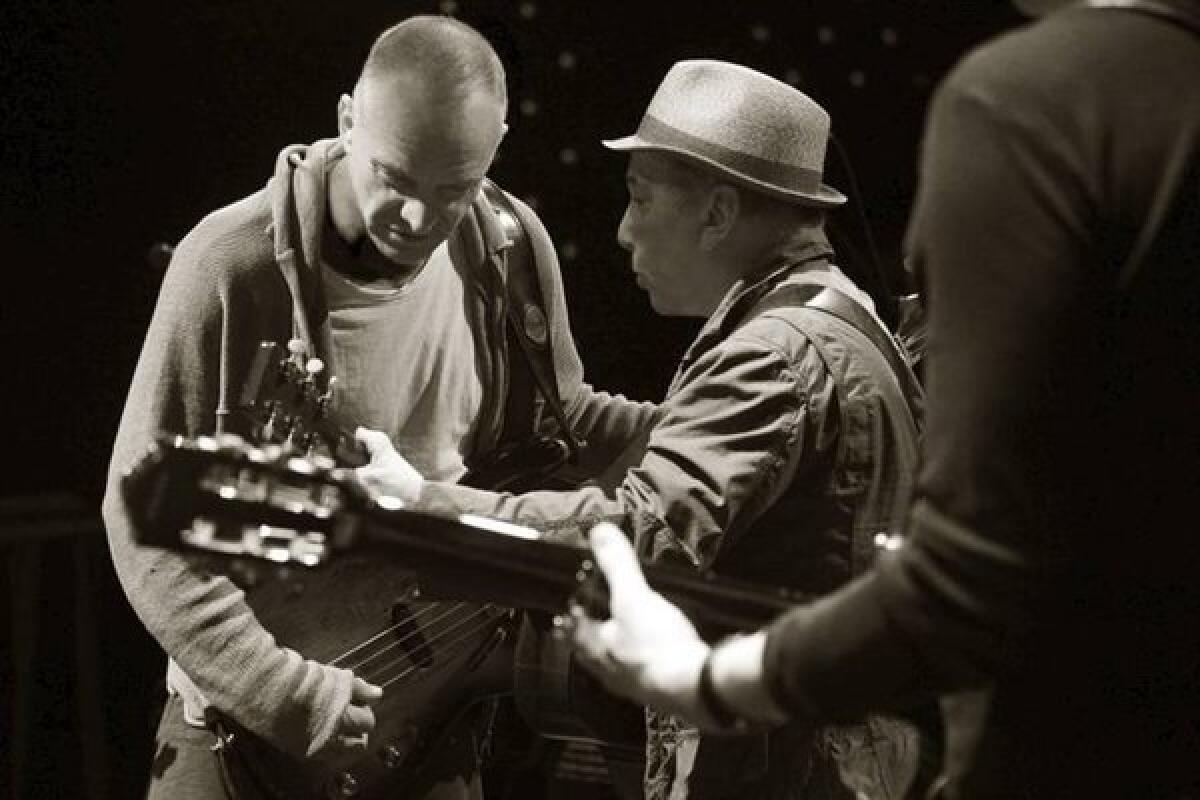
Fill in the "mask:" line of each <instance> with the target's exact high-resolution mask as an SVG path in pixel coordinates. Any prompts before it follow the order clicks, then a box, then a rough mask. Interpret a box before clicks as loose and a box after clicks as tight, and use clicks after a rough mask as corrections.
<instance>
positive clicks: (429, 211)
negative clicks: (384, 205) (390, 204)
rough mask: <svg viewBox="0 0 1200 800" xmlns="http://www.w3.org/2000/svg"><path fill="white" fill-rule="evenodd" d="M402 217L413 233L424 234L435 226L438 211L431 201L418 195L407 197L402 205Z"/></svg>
mask: <svg viewBox="0 0 1200 800" xmlns="http://www.w3.org/2000/svg"><path fill="white" fill-rule="evenodd" d="M400 217H401V218H402V219H403V220H404V222H405V224H407V225H408V230H409V231H410V232H411V233H413V234H415V235H417V236H423V235H424V234H426V233H428V232H429V229H430V228H432V227H433V222H434V220H435V219H437V212H436V210H435V209H434V208H433V207H432V206H430V205H429V203H426V202H425V201H424V200H421V199H420V198H418V197H406V198H405V199H404V200H403V202H402V203H401V206H400Z"/></svg>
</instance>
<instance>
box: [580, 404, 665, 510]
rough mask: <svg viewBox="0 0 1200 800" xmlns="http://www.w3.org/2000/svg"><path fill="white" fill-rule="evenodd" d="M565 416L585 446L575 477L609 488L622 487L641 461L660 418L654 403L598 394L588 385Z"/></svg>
mask: <svg viewBox="0 0 1200 800" xmlns="http://www.w3.org/2000/svg"><path fill="white" fill-rule="evenodd" d="M565 413H566V415H567V419H568V421H569V422H570V424H571V428H572V430H573V431H574V432H575V435H576V436H578V437H579V439H581V440H582V441H583V442H584V447H583V450H582V452H581V453H580V456H579V461H578V463H577V464H575V465H574V467H573V469H572V470H571V472H572V474H577V475H579V476H580V477H581V478H583V479H596V480H598V481H599V482H600V484H601V485H609V486H615V485H617V484H619V483H620V481H621V479H622V478H623V477H624V474H625V472H626V471H627V470H628V469H629V468H630V467H633V466H636V465H637V464H638V463H639V462H640V461H641V459H642V455H643V453H644V452H645V447H646V442H647V440H648V439H649V436H650V431H651V430H652V429H653V427H654V425H655V423H656V422H657V420H658V418H659V410H658V407H657V406H656V405H655V404H653V403H642V402H635V401H633V400H629V399H627V398H625V397H623V396H621V395H611V394H609V393H608V392H603V391H597V390H595V389H593V388H592V387H591V386H589V385H588V384H586V383H584V384H580V385H579V387H578V391H577V392H576V393H575V395H574V398H573V402H572V403H571V404H570V405H569V406H568V407H567V408H566V409H565Z"/></svg>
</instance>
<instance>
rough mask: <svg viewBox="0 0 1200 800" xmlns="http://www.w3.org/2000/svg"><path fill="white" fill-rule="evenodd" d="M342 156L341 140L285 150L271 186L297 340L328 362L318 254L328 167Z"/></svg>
mask: <svg viewBox="0 0 1200 800" xmlns="http://www.w3.org/2000/svg"><path fill="white" fill-rule="evenodd" d="M343 154H344V150H343V149H342V144H341V141H340V140H338V139H321V140H318V141H316V142H314V143H313V144H311V145H299V144H298V145H291V146H289V147H285V148H284V149H283V150H281V151H280V153H279V156H278V158H276V160H275V173H274V174H273V175H272V176H271V179H270V181H269V182H268V183H267V195H268V197H269V201H270V206H271V231H270V232H271V236H272V240H273V242H274V247H275V261H276V263H277V264H278V265H279V269H280V271H281V272H282V274H283V278H284V280H285V281H286V282H287V284H288V288H289V289H290V290H291V293H292V304H293V323H294V325H293V327H294V334H295V335H296V336H297V337H299V338H300V339H302V340H303V341H304V342H305V343H306V345H307V348H308V352H309V353H310V354H314V355H317V356H319V357H321V358H326V359H327V358H328V357H329V355H330V349H331V347H330V345H331V343H330V341H329V340H328V331H327V329H326V326H325V325H324V323H325V319H326V316H327V313H328V312H327V307H326V304H325V296H324V294H325V293H324V291H323V290H322V288H321V275H320V258H319V253H320V251H321V234H322V232H323V230H324V229H325V214H326V213H327V208H328V204H329V201H328V197H329V195H328V181H327V178H328V174H329V166H330V165H331V164H333V163H334V162H336V161H337V160H338V159H340V158H341V157H342V155H343Z"/></svg>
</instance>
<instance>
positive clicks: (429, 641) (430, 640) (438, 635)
mask: <svg viewBox="0 0 1200 800" xmlns="http://www.w3.org/2000/svg"><path fill="white" fill-rule="evenodd" d="M489 610H490V609H489V608H479V609H477V610H475V611H474V612H472V613H469V614H467V615H466V616H465V617H460V618H459V619H456V620H454V621H453V624H452V625H449V626H447V627H445V628H444V629H442V630H440V631H437V632H433V633H431V634H430V635H429V636H426V637H425V646H426V647H432V645H434V644H435V643H437V642H438V641H439V640H440V639H444V638H445V637H446V636H447V635H449V634H453V632H454V631H455V630H457V629H458V628H461V627H462V626H463V625H465V624H467V623H469V622H470V621H471V620H473V619H475V618H477V617H479V616H480V615H481V614H487V613H488V611H489ZM449 616H450V614H443V615H442V616H441V617H439V618H438V620H436V621H441V620H443V619H445V618H446V617H449ZM428 630H429V627H427V628H426V631H422V632H421V633H425V632H427V631H428ZM414 635H416V634H414ZM405 638H406V639H408V638H412V636H409V637H405ZM401 641H403V640H401ZM399 643H400V642H397V644H399ZM391 649H394V647H387V648H384V650H381V651H380V652H379V653H376V654H374V655H371V656H369V657H368V658H366V659H363V660H362V661H360V662H358V663H357V664H355V665H353V666H351V667H348V669H350V670H352V671H354V672H356V673H357V672H358V671H360V670H362V669H363V668H365V667H366V666H367V665H368V664H369V663H370V662H372V661H374V660H376V659H377V658H378V657H379V656H381V655H383V653H385V652H387V651H388V650H391ZM405 649H406V650H407V649H408V648H405ZM406 656H407V657H408V658H409V660H413V658H412V655H411V654H409V653H405V655H403V656H400V657H399V658H393V659H392V660H390V661H388V662H387V663H386V664H384V665H383V667H382V669H384V670H386V669H388V668H389V667H391V666H393V665H395V664H397V663H399V662H400V661H401V660H402V659H404V658H405V657H406Z"/></svg>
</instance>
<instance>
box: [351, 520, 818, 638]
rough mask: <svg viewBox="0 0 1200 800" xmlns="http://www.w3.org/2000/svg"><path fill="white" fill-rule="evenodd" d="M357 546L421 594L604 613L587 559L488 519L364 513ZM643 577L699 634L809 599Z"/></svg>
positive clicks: (662, 572) (752, 623)
mask: <svg viewBox="0 0 1200 800" xmlns="http://www.w3.org/2000/svg"><path fill="white" fill-rule="evenodd" d="M361 519H362V525H360V526H359V533H358V535H359V537H360V538H361V540H362V541H360V546H361V544H364V543H365V544H367V545H368V546H374V547H377V548H380V549H381V550H382V551H384V552H385V553H387V554H389V555H390V556H393V557H401V558H402V559H403V562H404V563H405V565H408V566H411V567H412V569H413V570H414V572H416V573H417V574H419V575H420V576H421V585H422V587H423V589H424V590H425V591H426V593H427V594H432V595H436V596H439V597H442V598H446V599H458V600H464V601H475V602H491V603H498V604H500V605H506V606H512V607H516V608H526V609H536V610H541V611H546V612H550V613H559V612H562V611H563V610H565V609H566V607H567V604H568V602H569V601H571V600H572V599H573V600H575V601H576V602H579V603H581V604H582V605H583V606H584V607H585V608H586V609H587V610H588V611H590V612H591V613H593V614H597V615H599V616H607V612H608V587H607V585H606V583H605V581H604V578H603V575H602V574H601V573H600V572H599V571H598V570H597V569H596V568H595V566H594V564H593V562H592V559H591V553H590V552H589V551H588V550H586V549H584V548H581V547H576V546H572V545H568V544H563V543H558V542H554V541H548V540H546V539H545V538H543V537H542V536H540V535H538V534H537V533H536V532H534V531H532V530H530V529H527V528H520V527H519V526H511V525H507V524H505V523H502V522H497V521H495V520H489V519H480V518H473V517H471V516H469V515H468V516H462V517H450V516H441V515H431V514H424V513H419V512H412V511H404V510H386V509H374V510H372V511H370V512H368V513H366V514H364V515H362V518H361ZM642 566H643V570H644V572H645V575H646V580H647V582H648V583H649V584H650V586H651V587H653V588H654V589H655V590H656V591H658V592H660V593H661V594H663V595H664V596H666V597H667V598H668V599H670V600H671V601H672V602H673V603H675V604H676V605H678V606H679V607H680V608H681V609H682V610H683V611H684V612H685V613H686V614H687V615H688V617H689V618H690V619H691V620H692V621H693V622H694V623H695V624H696V625H697V627H698V628H699V629H700V630H701V631H702V632H703V633H705V635H708V636H712V637H715V636H720V635H724V634H727V633H732V632H736V631H750V630H756V629H757V628H759V627H761V626H763V625H765V624H766V623H768V622H770V621H771V620H772V619H774V618H775V617H777V616H778V615H779V614H781V613H783V612H784V611H787V610H788V609H790V608H792V607H793V606H795V605H796V604H798V603H801V602H804V601H805V600H807V599H809V598H808V597H807V596H805V595H802V594H800V593H798V592H793V591H790V590H787V589H783V588H767V587H763V586H760V585H757V584H750V583H746V582H741V581H735V580H731V579H729V578H726V577H724V576H719V575H716V574H713V573H702V572H697V571H695V570H691V569H687V568H683V567H675V566H669V565H659V564H643V565H642Z"/></svg>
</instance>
